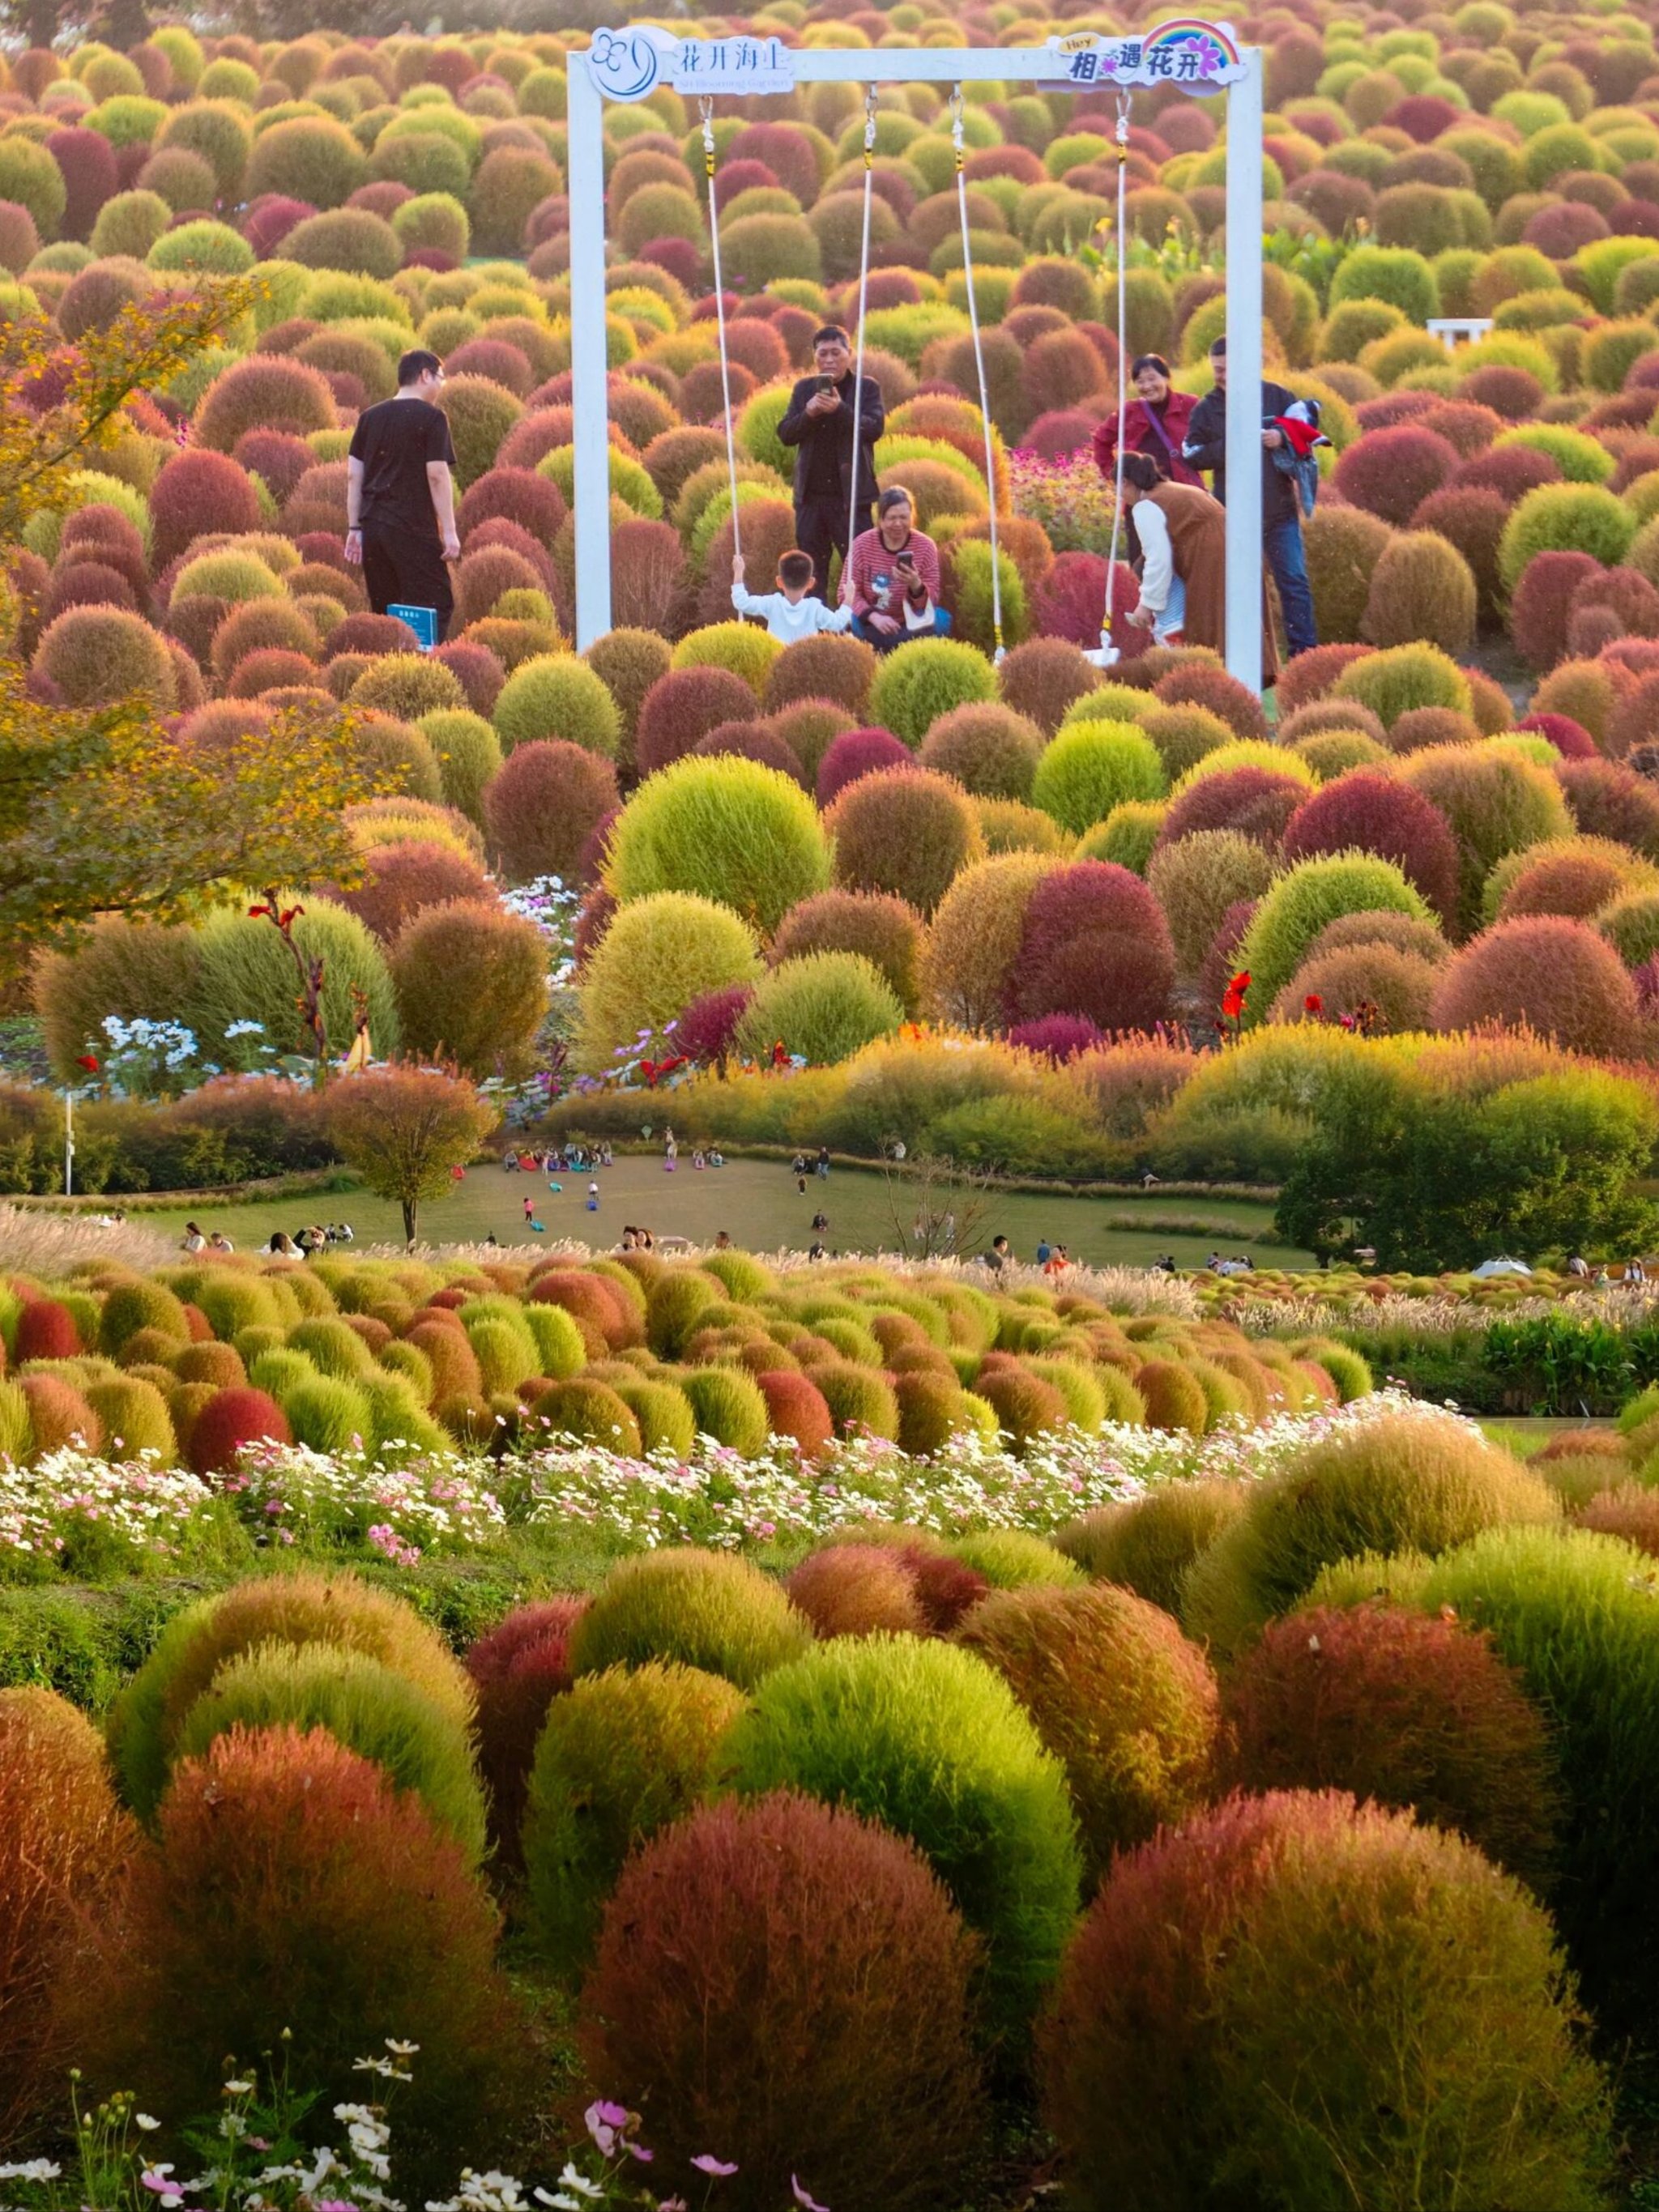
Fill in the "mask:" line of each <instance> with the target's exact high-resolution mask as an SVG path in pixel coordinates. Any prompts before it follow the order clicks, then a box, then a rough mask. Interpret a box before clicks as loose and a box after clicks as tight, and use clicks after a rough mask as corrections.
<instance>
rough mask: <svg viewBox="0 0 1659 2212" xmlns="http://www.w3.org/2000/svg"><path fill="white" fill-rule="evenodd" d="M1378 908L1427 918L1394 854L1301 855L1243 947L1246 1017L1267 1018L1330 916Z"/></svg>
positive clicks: (1274, 888)
mask: <svg viewBox="0 0 1659 2212" xmlns="http://www.w3.org/2000/svg"><path fill="white" fill-rule="evenodd" d="M1338 788H1340V786H1339V787H1338ZM1377 908H1392V909H1393V910H1394V911H1395V913H1398V914H1405V915H1413V916H1414V917H1415V918H1417V919H1418V920H1419V921H1427V920H1428V919H1429V912H1430V909H1429V906H1428V902H1427V901H1426V900H1425V899H1424V897H1423V896H1422V895H1421V894H1420V892H1419V891H1418V890H1416V889H1415V888H1414V887H1413V885H1412V884H1410V883H1408V882H1407V879H1406V878H1405V876H1404V875H1403V874H1402V873H1401V870H1400V869H1399V868H1398V867H1396V866H1395V864H1394V862H1393V861H1392V860H1382V859H1379V858H1376V856H1374V855H1372V854H1367V853H1341V854H1334V855H1331V856H1329V857H1327V858H1322V859H1318V860H1300V861H1297V863H1296V865H1295V866H1292V867H1291V868H1290V869H1289V870H1288V871H1287V872H1285V874H1284V875H1282V876H1280V877H1279V878H1278V879H1277V880H1276V881H1275V882H1274V883H1273V884H1272V885H1271V887H1270V888H1269V890H1267V894H1266V896H1264V897H1263V899H1262V900H1261V903H1260V905H1259V906H1258V907H1257V908H1256V910H1255V915H1254V917H1253V918H1252V920H1251V922H1250V926H1249V930H1248V931H1247V932H1246V933H1245V937H1244V941H1243V945H1241V946H1240V948H1239V956H1238V965H1239V967H1240V968H1241V969H1249V975H1250V990H1249V998H1248V1000H1247V1001H1246V1006H1245V1019H1246V1020H1247V1021H1249V1022H1256V1021H1261V1020H1264V1019H1265V1018H1266V1017H1267V1012H1268V1009H1269V1008H1270V1007H1271V1006H1272V1004H1273V999H1274V997H1275V996H1276V995H1277V994H1278V993H1279V991H1280V990H1281V989H1282V988H1283V987H1284V986H1285V984H1286V983H1288V982H1289V981H1290V980H1291V976H1292V975H1294V974H1295V973H1296V970H1297V968H1298V967H1300V965H1301V963H1302V961H1303V959H1304V956H1305V955H1306V953H1307V951H1308V948H1309V946H1310V945H1311V944H1312V943H1313V941H1314V939H1316V937H1317V936H1318V935H1319V933H1320V932H1321V930H1322V929H1323V928H1324V927H1326V925H1327V924H1328V922H1331V921H1334V920H1335V919H1336V918H1337V916H1338V915H1344V914H1362V913H1371V912H1373V911H1375V910H1376V909H1377Z"/></svg>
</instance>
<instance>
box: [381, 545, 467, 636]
mask: <svg viewBox="0 0 1659 2212" xmlns="http://www.w3.org/2000/svg"><path fill="white" fill-rule="evenodd" d="M363 582H364V585H365V586H367V588H368V604H369V605H370V606H371V607H373V608H374V611H375V613H376V614H377V615H383V614H384V613H385V612H386V609H387V608H388V607H390V606H401V607H435V608H436V609H437V611H438V642H439V644H440V645H441V644H442V643H443V641H444V639H445V637H446V635H447V633H448V629H449V617H451V615H453V613H454V611H455V594H454V592H453V591H452V590H451V589H450V583H449V563H448V562H447V561H446V560H445V559H444V549H443V544H442V542H441V539H439V538H435V537H433V538H417V537H416V536H415V534H414V533H413V532H411V531H402V532H398V534H397V535H396V536H395V537H394V536H392V535H391V534H390V533H388V534H387V535H386V536H385V537H383V538H382V537H378V536H376V535H375V534H374V532H372V531H369V530H365V531H364V532H363Z"/></svg>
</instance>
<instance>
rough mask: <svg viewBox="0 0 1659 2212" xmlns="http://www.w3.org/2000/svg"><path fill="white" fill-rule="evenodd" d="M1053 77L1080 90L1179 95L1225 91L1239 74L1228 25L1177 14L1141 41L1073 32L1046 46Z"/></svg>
mask: <svg viewBox="0 0 1659 2212" xmlns="http://www.w3.org/2000/svg"><path fill="white" fill-rule="evenodd" d="M1048 51H1049V52H1050V53H1051V54H1052V55H1053V56H1054V61H1055V64H1056V67H1055V70H1054V74H1055V76H1058V77H1060V78H1063V79H1064V81H1065V82H1066V83H1067V84H1068V85H1075V86H1077V87H1078V88H1079V89H1081V88H1084V87H1085V86H1089V85H1102V84H1105V85H1123V86H1134V87H1141V86H1147V87H1152V86H1158V85H1172V86H1176V87H1177V88H1179V89H1180V90H1181V91H1182V92H1188V93H1206V92H1225V89H1226V88H1227V87H1228V86H1229V85H1230V84H1237V82H1238V81H1239V79H1240V78H1241V77H1242V76H1243V74H1244V65H1243V62H1242V61H1241V60H1240V59H1239V54H1238V42H1237V39H1236V38H1235V36H1234V34H1233V27H1232V25H1231V23H1204V22H1200V21H1197V19H1196V18H1194V17H1192V16H1187V15H1182V16H1179V17H1177V19H1176V21H1174V22H1172V23H1160V24H1159V25H1158V28H1157V29H1156V30H1155V31H1149V32H1147V33H1146V35H1145V36H1144V37H1140V38H1127V39H1109V38H1105V37H1103V35H1102V34H1101V33H1099V32H1098V31H1073V32H1069V33H1066V35H1065V36H1063V37H1060V38H1053V39H1050V40H1049V41H1048Z"/></svg>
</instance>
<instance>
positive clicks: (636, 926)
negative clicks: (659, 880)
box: [577, 763, 761, 1074]
mask: <svg viewBox="0 0 1659 2212" xmlns="http://www.w3.org/2000/svg"><path fill="white" fill-rule="evenodd" d="M698 765H699V766H702V765H703V763H698ZM760 973H761V963H760V956H759V953H758V951H757V949H756V945H755V939H754V936H753V933H751V932H750V929H749V928H748V927H747V926H746V925H745V924H744V922H743V921H740V920H739V919H738V916H737V915H735V914H734V913H733V912H732V909H731V908H730V907H727V906H722V905H719V904H717V903H716V902H715V901H714V900H713V899H711V898H698V897H695V896H691V895H690V894H689V893H686V892H683V891H659V892H657V893H655V894H653V896H650V897H648V898H638V899H630V900H629V902H627V904H626V905H624V906H623V907H622V908H620V909H619V910H618V912H617V915H616V917H615V919H614V920H613V921H611V924H610V927H608V928H607V929H606V931H605V935H604V936H603V938H602V939H600V941H599V945H597V947H596V948H595V949H594V951H593V952H592V956H591V957H590V958H589V959H588V961H587V963H586V969H585V972H584V975H583V987H582V994H581V1030H580V1036H579V1039H578V1048H577V1053H578V1059H579V1060H580V1065H581V1066H582V1067H583V1069H584V1070H585V1071H586V1073H590V1074H603V1073H609V1072H610V1070H611V1067H612V1066H614V1064H615V1060H616V1055H617V1051H618V1049H619V1048H623V1047H626V1048H629V1049H634V1048H635V1046H636V1040H637V1038H638V1036H639V1032H640V1031H641V1030H642V1029H646V1028H649V1029H652V1030H660V1029H661V1028H662V1026H663V1024H664V1023H665V1022H671V1021H673V1020H674V1019H676V1018H677V1017H678V1015H679V1013H680V1012H681V1011H682V1009H683V1008H684V1007H686V1006H690V1003H691V1001H692V1000H694V999H696V998H700V997H701V996H702V995H703V994H705V993H707V992H710V991H718V990H722V989H725V988H726V987H730V986H732V985H738V984H753V983H755V982H757V981H758V980H759V977H760Z"/></svg>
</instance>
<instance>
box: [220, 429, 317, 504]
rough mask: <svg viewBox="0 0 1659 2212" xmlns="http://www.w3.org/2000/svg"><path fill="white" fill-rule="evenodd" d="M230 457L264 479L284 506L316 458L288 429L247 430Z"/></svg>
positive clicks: (300, 439) (278, 501)
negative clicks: (284, 502)
mask: <svg viewBox="0 0 1659 2212" xmlns="http://www.w3.org/2000/svg"><path fill="white" fill-rule="evenodd" d="M230 458H231V459H232V460H234V462H235V463H236V464H237V465H238V467H239V468H243V469H246V471H248V472H249V474H250V475H252V476H256V477H261V478H263V480H264V483H265V485H266V488H267V489H269V491H270V495H271V497H272V498H273V499H274V500H276V503H277V504H278V506H281V505H282V503H283V501H285V500H286V499H287V498H288V497H289V495H290V494H291V493H292V491H293V490H294V488H295V485H296V484H297V483H299V481H300V479H301V477H302V476H303V475H304V474H305V472H306V471H307V469H308V468H309V467H310V466H311V465H312V463H313V461H314V460H315V459H316V458H317V456H316V454H315V453H313V452H312V450H311V448H310V447H309V446H307V443H306V441H305V440H304V439H303V438H296V437H294V436H293V435H291V434H290V433H289V431H287V430H244V431H243V433H242V435H241V436H240V438H239V439H238V440H237V441H236V449H235V451H234V453H232V455H231V457H230Z"/></svg>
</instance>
